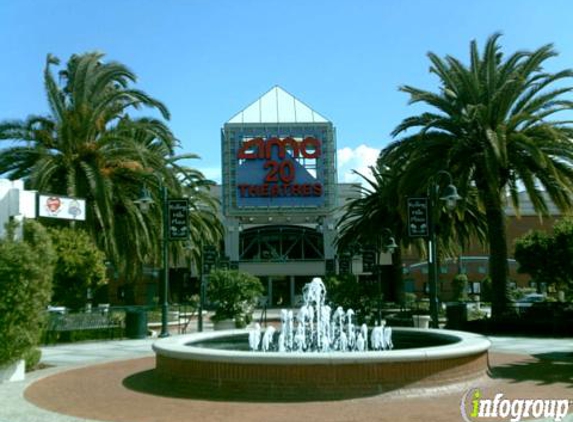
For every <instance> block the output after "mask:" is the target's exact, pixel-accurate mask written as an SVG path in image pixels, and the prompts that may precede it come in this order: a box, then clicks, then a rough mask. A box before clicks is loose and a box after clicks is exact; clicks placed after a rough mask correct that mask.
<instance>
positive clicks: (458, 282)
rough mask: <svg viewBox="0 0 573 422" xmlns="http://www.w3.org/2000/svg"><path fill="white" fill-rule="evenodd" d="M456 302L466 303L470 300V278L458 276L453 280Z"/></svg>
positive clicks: (462, 275)
mask: <svg viewBox="0 0 573 422" xmlns="http://www.w3.org/2000/svg"><path fill="white" fill-rule="evenodd" d="M452 290H453V294H454V300H456V301H458V302H464V301H467V300H468V276H467V275H465V274H457V275H456V276H455V277H454V279H453V280H452Z"/></svg>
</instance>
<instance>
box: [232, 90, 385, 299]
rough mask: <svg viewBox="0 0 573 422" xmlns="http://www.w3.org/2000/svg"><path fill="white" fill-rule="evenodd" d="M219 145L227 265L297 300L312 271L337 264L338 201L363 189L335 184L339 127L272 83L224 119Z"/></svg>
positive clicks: (270, 294) (272, 294) (275, 295)
mask: <svg viewBox="0 0 573 422" xmlns="http://www.w3.org/2000/svg"><path fill="white" fill-rule="evenodd" d="M221 151H222V192H221V200H222V218H223V223H224V226H225V242H224V243H225V254H226V256H227V257H228V258H229V260H230V264H231V265H230V266H231V267H233V268H239V269H240V270H243V271H247V272H249V273H251V274H253V275H256V276H258V277H259V278H260V279H261V280H262V281H263V284H264V285H265V287H266V290H267V298H268V304H269V305H270V306H278V305H282V304H285V305H292V304H295V303H296V302H297V299H298V295H300V292H301V288H302V287H303V285H304V284H305V283H307V282H309V281H310V279H311V278H312V277H315V276H324V275H325V274H327V273H335V272H337V271H338V262H337V253H336V248H335V244H334V241H335V236H336V223H337V221H338V219H339V218H340V214H341V211H340V210H339V206H340V205H341V204H343V203H344V202H345V200H346V199H350V198H351V197H353V196H354V197H356V195H357V194H358V191H357V190H356V189H353V187H352V185H348V184H346V185H345V184H338V181H337V170H336V130H335V128H334V126H333V124H332V122H330V121H329V120H328V119H326V118H325V117H324V116H323V115H321V114H320V113H318V112H316V111H315V110H313V109H312V108H310V107H309V106H307V105H306V104H304V103H303V102H302V101H300V100H299V99H297V98H295V97H294V96H293V95H291V94H290V93H288V92H286V91H285V90H283V89H282V88H280V87H278V86H275V87H273V88H272V89H271V90H269V91H268V92H267V93H265V94H264V95H263V96H261V97H260V98H258V99H257V100H256V101H254V102H253V103H252V104H250V105H249V106H247V107H246V108H245V109H243V110H241V111H240V112H238V113H237V114H236V115H235V116H233V117H232V118H231V119H230V120H229V121H228V122H226V123H225V124H224V126H223V128H222V130H221ZM385 261H388V263H389V257H386V258H385ZM350 265H352V264H350ZM360 267H361V262H360V261H359V260H358V261H357V262H355V263H354V268H353V269H354V271H355V272H357V273H360V272H361V268H360Z"/></svg>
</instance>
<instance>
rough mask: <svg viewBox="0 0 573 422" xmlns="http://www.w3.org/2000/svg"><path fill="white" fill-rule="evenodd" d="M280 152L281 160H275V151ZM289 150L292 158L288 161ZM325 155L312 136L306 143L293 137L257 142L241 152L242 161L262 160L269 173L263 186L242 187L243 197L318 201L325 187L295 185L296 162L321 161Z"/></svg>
mask: <svg viewBox="0 0 573 422" xmlns="http://www.w3.org/2000/svg"><path fill="white" fill-rule="evenodd" d="M273 147H274V148H275V151H277V155H276V157H278V160H275V159H272V149H273ZM287 148H288V149H289V150H290V153H291V156H292V158H291V157H288V158H287V155H288V154H287ZM321 154H322V145H321V143H320V141H319V140H318V139H316V138H314V137H311V136H308V137H306V138H304V139H303V140H302V141H297V140H295V139H293V138H291V137H287V138H284V139H280V138H277V137H272V138H269V139H263V138H253V139H250V140H248V141H247V142H244V143H243V144H242V146H241V147H240V148H239V152H238V153H237V158H238V159H239V160H262V161H263V170H264V171H265V172H266V173H265V176H264V178H263V180H262V183H260V184H249V183H240V184H238V185H237V189H238V191H239V196H240V197H242V198H253V197H285V196H299V197H317V196H321V195H322V192H323V188H322V183H319V182H316V183H293V182H294V181H295V180H296V167H295V163H294V161H293V159H296V158H299V157H304V158H307V159H318V158H319V157H320V156H321Z"/></svg>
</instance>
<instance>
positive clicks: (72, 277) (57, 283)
mask: <svg viewBox="0 0 573 422" xmlns="http://www.w3.org/2000/svg"><path fill="white" fill-rule="evenodd" d="M50 234H51V236H52V241H53V243H54V248H55V250H56V253H57V261H56V267H55V269H54V295H53V297H52V302H53V303H54V304H57V305H61V306H66V307H68V308H70V309H81V308H83V307H84V306H85V305H86V303H87V302H88V294H87V293H88V290H91V292H92V293H94V292H95V291H96V290H97V289H98V287H100V286H101V285H103V284H104V283H105V281H106V277H105V265H104V261H105V255H104V254H103V252H101V251H100V250H99V249H98V248H97V247H96V245H95V244H94V243H93V241H92V240H91V238H90V237H89V236H88V234H87V233H86V232H85V231H83V230H76V229H70V228H63V229H52V230H51V231H50Z"/></svg>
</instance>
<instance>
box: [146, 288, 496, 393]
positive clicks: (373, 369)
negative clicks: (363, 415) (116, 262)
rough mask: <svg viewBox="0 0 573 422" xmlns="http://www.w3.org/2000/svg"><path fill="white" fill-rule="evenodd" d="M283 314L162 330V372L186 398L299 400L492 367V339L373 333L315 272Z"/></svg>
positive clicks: (449, 381) (444, 380)
mask: <svg viewBox="0 0 573 422" xmlns="http://www.w3.org/2000/svg"><path fill="white" fill-rule="evenodd" d="M280 315H281V318H280V319H281V321H280V330H277V327H275V326H273V325H271V326H268V327H266V329H265V330H264V331H263V330H262V329H261V327H260V325H259V324H254V327H253V328H252V329H250V330H229V331H218V332H206V333H197V334H191V335H183V336H174V337H168V338H165V339H161V340H159V341H157V342H156V343H155V344H154V345H153V349H154V351H155V353H156V374H157V375H158V376H159V377H161V378H163V379H167V380H169V382H172V383H176V384H177V385H180V386H181V388H180V390H181V391H182V392H185V395H187V396H189V397H197V398H211V399H234V400H278V401H290V400H296V401H300V400H335V399H344V398H352V397H363V396H369V395H375V394H381V393H390V392H396V391H398V392H400V393H403V392H404V391H409V392H410V393H412V392H415V391H418V390H419V389H427V388H428V387H440V388H444V387H448V386H451V387H452V388H460V384H467V385H469V384H471V383H472V382H475V380H476V379H477V378H480V377H482V376H484V375H486V373H487V369H488V365H487V350H488V348H489V346H490V342H489V341H488V340H487V339H486V338H484V337H482V336H479V335H476V334H471V333H465V332H461V331H451V330H437V329H416V328H401V327H396V328H394V329H392V328H390V327H387V326H385V324H384V322H382V323H381V324H379V325H377V326H375V327H373V328H372V329H371V330H370V332H369V329H368V327H367V326H366V325H365V324H362V325H360V326H357V325H356V324H355V322H354V320H353V317H354V311H353V310H352V309H348V310H347V311H344V310H343V309H342V308H341V307H337V308H336V309H335V310H334V311H332V308H331V307H330V306H328V305H327V304H326V289H325V288H324V284H323V283H322V280H321V279H319V278H315V279H313V281H312V282H311V283H309V284H307V285H306V286H305V287H304V289H303V305H302V306H301V308H300V309H299V311H298V313H297V314H296V315H294V313H293V311H291V310H282V311H281V314H280Z"/></svg>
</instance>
